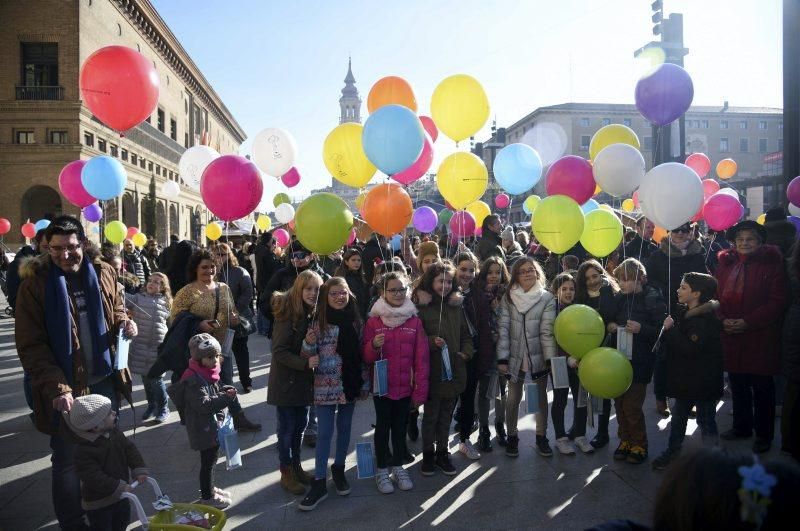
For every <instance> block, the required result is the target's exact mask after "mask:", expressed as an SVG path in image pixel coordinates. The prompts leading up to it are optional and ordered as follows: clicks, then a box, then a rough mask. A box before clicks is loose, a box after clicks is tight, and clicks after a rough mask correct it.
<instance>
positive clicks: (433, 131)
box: [419, 116, 439, 142]
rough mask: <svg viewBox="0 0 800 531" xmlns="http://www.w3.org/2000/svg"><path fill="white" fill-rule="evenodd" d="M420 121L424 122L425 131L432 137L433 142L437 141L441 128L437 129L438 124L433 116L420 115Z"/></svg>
mask: <svg viewBox="0 0 800 531" xmlns="http://www.w3.org/2000/svg"><path fill="white" fill-rule="evenodd" d="M419 121H420V122H422V127H424V128H425V132H426V133H428V136H429V137H431V142H436V139H437V138H439V129H437V127H436V124H435V123H433V118H431V117H429V116H420V117H419Z"/></svg>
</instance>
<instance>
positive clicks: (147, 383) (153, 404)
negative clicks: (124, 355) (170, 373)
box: [142, 374, 167, 415]
mask: <svg viewBox="0 0 800 531" xmlns="http://www.w3.org/2000/svg"><path fill="white" fill-rule="evenodd" d="M142 385H143V386H144V396H145V397H147V407H148V408H152V409H153V411H154V412H155V413H156V415H158V414H159V413H161V412H162V411H164V410H166V409H167V386H166V385H164V380H163V379H162V378H161V376H159V377H158V378H148V377H147V376H145V375H144V374H143V375H142Z"/></svg>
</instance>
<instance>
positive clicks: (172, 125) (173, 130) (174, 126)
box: [169, 118, 178, 140]
mask: <svg viewBox="0 0 800 531" xmlns="http://www.w3.org/2000/svg"><path fill="white" fill-rule="evenodd" d="M169 137H170V138H171V139H172V140H178V122H177V120H175V118H170V119H169Z"/></svg>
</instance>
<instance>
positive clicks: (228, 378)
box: [219, 356, 242, 416]
mask: <svg viewBox="0 0 800 531" xmlns="http://www.w3.org/2000/svg"><path fill="white" fill-rule="evenodd" d="M219 382H220V383H221V384H223V385H233V356H223V357H222V370H221V371H220V373H219ZM241 410H242V405H241V404H240V403H239V400H234V401H233V402H231V404H230V405H229V406H228V413H230V414H231V416H233V415H236V414H237V413H239V412H240V411H241Z"/></svg>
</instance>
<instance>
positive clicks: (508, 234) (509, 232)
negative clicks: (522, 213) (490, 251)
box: [500, 225, 514, 240]
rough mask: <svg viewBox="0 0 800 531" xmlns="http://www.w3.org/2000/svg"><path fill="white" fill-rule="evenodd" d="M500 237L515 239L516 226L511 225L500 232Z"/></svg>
mask: <svg viewBox="0 0 800 531" xmlns="http://www.w3.org/2000/svg"><path fill="white" fill-rule="evenodd" d="M500 239H502V240H513V239H514V227H512V226H511V225H509V226H508V227H506V228H505V229H503V232H501V233H500Z"/></svg>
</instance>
